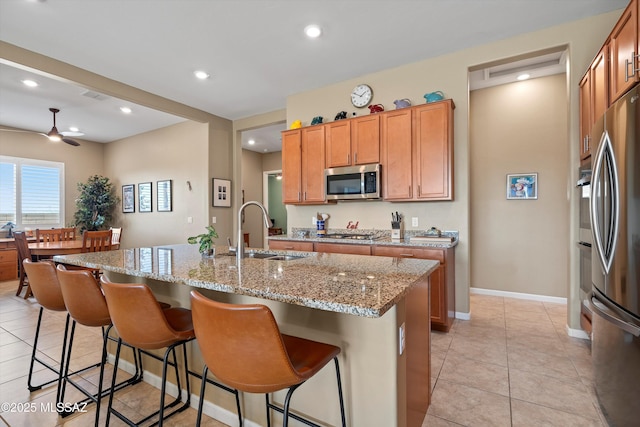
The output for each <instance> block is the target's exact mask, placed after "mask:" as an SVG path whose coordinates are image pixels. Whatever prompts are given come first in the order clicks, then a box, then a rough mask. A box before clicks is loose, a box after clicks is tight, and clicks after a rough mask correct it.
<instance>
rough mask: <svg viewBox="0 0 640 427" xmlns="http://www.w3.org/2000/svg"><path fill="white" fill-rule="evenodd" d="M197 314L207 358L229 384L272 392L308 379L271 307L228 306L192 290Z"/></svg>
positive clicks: (195, 322)
mask: <svg viewBox="0 0 640 427" xmlns="http://www.w3.org/2000/svg"><path fill="white" fill-rule="evenodd" d="M191 312H192V316H193V327H194V330H195V332H196V337H198V346H199V347H200V351H201V353H202V357H203V359H204V361H205V363H206V364H207V366H208V367H209V370H210V371H211V372H212V373H213V374H214V375H215V376H216V377H217V378H219V379H220V380H221V381H222V382H223V383H225V384H227V385H229V386H231V387H233V388H237V389H238V390H241V391H246V392H250V393H269V392H271V391H274V390H280V389H284V388H287V387H290V386H292V385H294V384H299V383H301V382H303V381H304V380H305V379H306V378H301V377H300V376H299V375H298V374H297V373H296V371H295V370H294V368H293V366H292V365H291V361H290V359H289V356H288V354H287V351H286V349H285V345H284V343H283V341H282V335H281V334H280V329H279V328H278V325H277V323H276V321H275V319H274V317H273V314H272V313H271V310H270V309H269V308H268V307H267V306H265V305H261V304H243V305H240V304H226V303H222V302H217V301H213V300H210V299H208V298H205V297H204V296H202V295H201V294H200V293H198V292H197V291H192V292H191ZM202 337H206V338H205V339H201V338H202Z"/></svg>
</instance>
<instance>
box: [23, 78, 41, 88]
mask: <svg viewBox="0 0 640 427" xmlns="http://www.w3.org/2000/svg"><path fill="white" fill-rule="evenodd" d="M22 84H23V85H25V86H29V87H37V86H38V82H35V81H33V80H28V79H26V80H22Z"/></svg>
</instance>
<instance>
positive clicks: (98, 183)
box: [74, 175, 120, 233]
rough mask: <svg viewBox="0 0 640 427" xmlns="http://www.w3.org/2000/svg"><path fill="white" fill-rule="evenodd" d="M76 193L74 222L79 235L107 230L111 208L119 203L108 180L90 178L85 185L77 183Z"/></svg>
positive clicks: (104, 178) (96, 177)
mask: <svg viewBox="0 0 640 427" xmlns="http://www.w3.org/2000/svg"><path fill="white" fill-rule="evenodd" d="M78 191H79V192H80V195H79V196H78V198H77V199H76V209H77V210H76V213H75V214H74V221H75V225H76V227H78V226H79V227H80V233H83V232H84V231H85V230H89V231H95V230H100V229H104V228H107V227H108V225H109V222H110V221H111V216H112V214H111V213H112V211H113V208H114V206H115V205H116V204H117V203H118V202H119V201H120V199H119V198H118V197H117V196H116V195H115V194H114V188H113V184H112V183H111V182H109V178H106V177H104V176H100V175H94V176H91V177H89V179H88V180H87V182H86V183H83V182H80V183H78Z"/></svg>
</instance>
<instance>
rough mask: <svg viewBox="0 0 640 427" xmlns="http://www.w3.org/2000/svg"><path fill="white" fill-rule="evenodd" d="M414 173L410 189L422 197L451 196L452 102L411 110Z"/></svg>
mask: <svg viewBox="0 0 640 427" xmlns="http://www.w3.org/2000/svg"><path fill="white" fill-rule="evenodd" d="M413 114H414V118H413V129H414V143H415V147H416V159H415V161H414V164H415V168H416V172H415V174H416V175H415V179H414V185H417V187H418V188H416V189H415V190H414V192H415V194H416V197H417V198H418V199H422V200H452V199H453V102H452V101H451V100H446V101H441V102H435V103H432V104H426V105H424V106H422V107H417V108H414V109H413Z"/></svg>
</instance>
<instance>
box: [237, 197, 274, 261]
mask: <svg viewBox="0 0 640 427" xmlns="http://www.w3.org/2000/svg"><path fill="white" fill-rule="evenodd" d="M249 205H256V206H258V207H259V208H260V209H262V215H263V216H264V226H265V227H267V228H269V227H271V225H272V224H271V219H270V218H269V213H268V212H267V209H266V208H265V207H264V206H262V204H260V203H258V202H256V201H255V200H251V201H249V202H247V203H245V204H244V205H242V206H240V209H238V239H237V240H236V261H237V262H238V263H240V261H242V258H244V239H243V238H242V211H244V208H246V207H247V206H249Z"/></svg>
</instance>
